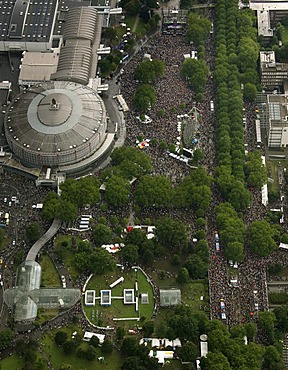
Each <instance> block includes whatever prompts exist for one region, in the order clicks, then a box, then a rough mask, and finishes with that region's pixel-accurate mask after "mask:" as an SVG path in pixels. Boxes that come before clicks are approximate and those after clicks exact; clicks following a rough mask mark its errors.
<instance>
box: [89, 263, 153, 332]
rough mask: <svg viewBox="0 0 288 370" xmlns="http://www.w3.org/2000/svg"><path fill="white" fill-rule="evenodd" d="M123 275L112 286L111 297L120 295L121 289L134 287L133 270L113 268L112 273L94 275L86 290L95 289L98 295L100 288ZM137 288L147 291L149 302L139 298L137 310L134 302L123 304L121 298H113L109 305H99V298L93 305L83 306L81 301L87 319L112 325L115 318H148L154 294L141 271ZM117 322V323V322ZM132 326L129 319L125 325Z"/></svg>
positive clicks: (133, 323) (140, 291)
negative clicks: (122, 279) (145, 302)
mask: <svg viewBox="0 0 288 370" xmlns="http://www.w3.org/2000/svg"><path fill="white" fill-rule="evenodd" d="M121 276H123V277H124V281H123V282H121V283H120V284H118V285H116V286H115V287H114V288H112V297H113V296H114V297H122V296H123V289H131V288H135V281H136V274H135V271H134V270H130V271H121V270H120V269H118V270H115V271H114V272H113V273H112V274H110V275H109V276H108V275H105V276H96V275H94V276H93V277H92V278H91V280H90V281H89V283H88V285H87V290H89V289H93V290H96V296H98V297H99V296H100V290H105V289H110V287H109V285H110V284H111V283H113V282H114V281H115V280H117V279H118V278H120V277H121ZM137 280H138V289H139V293H140V294H141V293H148V297H149V303H148V304H142V303H141V299H139V312H136V310H135V305H134V304H124V302H123V299H113V298H112V303H111V306H101V305H100V300H96V304H95V306H85V304H84V303H83V307H84V311H85V313H86V315H87V317H88V319H89V320H90V321H91V322H92V323H93V324H98V325H99V324H100V323H101V325H105V326H106V325H110V326H112V325H113V326H114V325H115V324H116V321H113V317H115V318H128V317H129V318H130V317H131V318H135V320H136V319H138V318H139V317H141V316H144V317H145V318H146V319H147V320H150V318H151V316H152V314H153V310H154V294H153V288H152V286H151V284H150V283H149V282H148V281H147V279H146V277H145V275H144V274H143V273H142V271H140V270H138V272H137ZM129 323H130V321H129ZM117 324H118V323H117ZM125 326H128V327H131V328H133V327H134V326H135V321H133V320H132V321H131V325H130V324H128V325H125Z"/></svg>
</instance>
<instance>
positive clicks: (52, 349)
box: [7, 325, 121, 370]
mask: <svg viewBox="0 0 288 370" xmlns="http://www.w3.org/2000/svg"><path fill="white" fill-rule="evenodd" d="M77 329H78V330H77ZM61 330H63V331H66V333H67V334H68V340H70V339H71V336H72V333H73V331H75V330H76V331H77V332H78V333H79V334H80V335H83V333H82V332H81V330H79V328H78V327H77V326H76V325H70V326H68V327H66V328H62V329H61ZM56 332H57V330H53V331H51V332H49V333H47V334H46V335H45V338H44V339H42V340H41V343H42V345H43V349H44V351H45V353H46V355H47V356H48V357H49V358H50V361H51V363H52V365H53V368H54V369H59V368H60V366H61V365H62V364H63V363H65V364H70V365H72V366H73V369H74V370H80V369H85V370H95V369H98V368H99V369H100V368H101V369H106V370H118V369H119V368H120V365H121V358H120V355H119V353H118V352H117V351H116V350H113V352H112V353H111V354H109V355H106V354H105V355H104V358H105V360H104V362H101V364H100V363H99V362H98V361H97V358H98V357H100V356H103V354H102V352H101V349H100V348H97V355H96V359H95V360H94V361H88V360H85V359H81V358H78V357H77V356H76V353H75V352H74V353H72V354H69V355H66V354H65V353H64V351H63V349H62V348H61V347H59V346H58V345H56V343H55V342H54V336H55V334H56ZM87 346H89V342H84V341H83V343H81V344H80V346H79V347H78V348H80V347H82V348H83V349H86V348H87ZM7 370H8V369H7Z"/></svg>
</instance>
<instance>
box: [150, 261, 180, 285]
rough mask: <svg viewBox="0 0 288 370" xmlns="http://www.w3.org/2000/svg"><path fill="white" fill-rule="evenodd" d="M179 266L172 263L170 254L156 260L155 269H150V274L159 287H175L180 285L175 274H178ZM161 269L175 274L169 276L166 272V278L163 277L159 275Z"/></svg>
mask: <svg viewBox="0 0 288 370" xmlns="http://www.w3.org/2000/svg"><path fill="white" fill-rule="evenodd" d="M179 268H180V267H179V266H177V265H175V264H173V263H171V256H169V255H168V256H166V258H165V256H162V257H160V258H157V259H156V260H155V262H154V269H153V270H152V271H149V275H150V276H151V278H152V279H153V281H154V283H155V284H156V285H157V286H158V287H159V288H167V287H175V286H178V284H177V282H176V278H175V277H174V276H175V275H177V274H178V272H179ZM160 271H165V272H167V271H169V272H170V273H172V274H173V276H168V274H166V276H165V277H164V278H161V277H160V275H159V273H160Z"/></svg>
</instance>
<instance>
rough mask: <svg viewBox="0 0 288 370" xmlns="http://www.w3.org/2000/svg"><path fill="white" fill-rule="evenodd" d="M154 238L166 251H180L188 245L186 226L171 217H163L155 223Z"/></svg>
mask: <svg viewBox="0 0 288 370" xmlns="http://www.w3.org/2000/svg"><path fill="white" fill-rule="evenodd" d="M156 237H157V239H158V241H159V243H160V244H161V245H162V246H163V247H164V248H165V249H167V250H169V249H170V248H171V249H174V250H176V251H180V250H181V249H182V248H183V247H185V246H186V245H187V243H188V232H187V228H186V226H185V225H184V224H183V223H182V222H181V221H178V220H174V219H173V218H171V217H164V218H161V219H159V220H158V221H157V224H156Z"/></svg>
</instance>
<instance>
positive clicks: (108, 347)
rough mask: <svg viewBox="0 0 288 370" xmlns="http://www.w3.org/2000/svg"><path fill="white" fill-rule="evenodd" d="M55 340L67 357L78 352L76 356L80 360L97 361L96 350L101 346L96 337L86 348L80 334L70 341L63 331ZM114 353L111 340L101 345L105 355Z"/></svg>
mask: <svg viewBox="0 0 288 370" xmlns="http://www.w3.org/2000/svg"><path fill="white" fill-rule="evenodd" d="M54 340H55V343H56V344H57V345H58V346H59V347H62V349H63V351H64V353H65V354H66V355H69V354H71V353H73V352H75V351H76V355H77V357H79V358H82V359H86V360H88V361H94V360H95V359H96V356H97V352H96V348H97V347H98V346H99V339H98V338H97V337H96V336H93V337H92V338H91V339H90V341H89V345H88V346H86V347H83V346H82V345H81V344H82V338H81V336H80V335H79V334H78V333H77V334H76V335H74V337H73V338H72V339H68V334H67V333H66V332H65V331H63V330H59V331H57V332H56V334H55V337H54ZM112 351H113V343H112V342H111V341H110V340H109V339H105V340H104V342H103V343H102V344H101V352H102V353H103V354H109V353H111V352H112Z"/></svg>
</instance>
